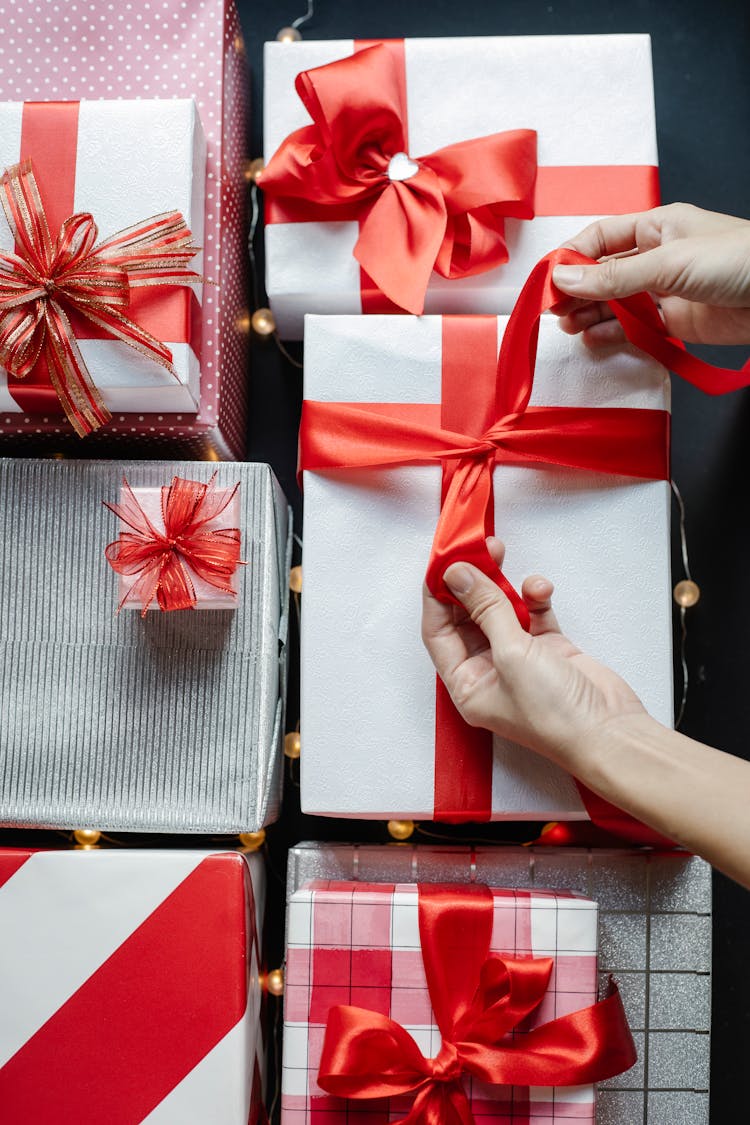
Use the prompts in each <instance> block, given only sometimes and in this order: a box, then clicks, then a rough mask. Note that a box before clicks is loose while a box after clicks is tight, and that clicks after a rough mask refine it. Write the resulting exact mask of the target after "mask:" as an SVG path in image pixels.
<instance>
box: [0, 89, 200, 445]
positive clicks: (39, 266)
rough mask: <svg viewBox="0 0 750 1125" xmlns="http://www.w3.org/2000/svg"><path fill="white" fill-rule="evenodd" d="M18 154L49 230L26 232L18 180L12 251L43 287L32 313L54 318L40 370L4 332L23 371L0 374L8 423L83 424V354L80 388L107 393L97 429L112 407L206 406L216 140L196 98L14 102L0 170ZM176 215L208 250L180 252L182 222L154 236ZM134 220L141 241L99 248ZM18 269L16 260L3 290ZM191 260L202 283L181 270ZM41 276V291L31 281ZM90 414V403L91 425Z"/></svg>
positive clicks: (2, 225) (4, 107)
mask: <svg viewBox="0 0 750 1125" xmlns="http://www.w3.org/2000/svg"><path fill="white" fill-rule="evenodd" d="M24 162H27V163H24ZM19 163H20V168H21V170H23V169H25V172H24V173H23V174H24V176H25V177H26V179H25V181H24V182H23V183H22V184H21V185H20V186H16V187H14V188H13V190H15V192H16V193H19V192H20V191H25V193H26V197H27V198H29V199H30V200H31V201H32V203H31V206H32V207H33V208H34V211H35V212H36V213H38V215H39V216H40V217H41V218H40V223H39V230H40V231H41V232H42V233H41V234H40V235H39V237H38V238H37V239H36V240H32V241H31V242H30V243H29V242H27V241H26V240H25V232H24V229H23V227H22V221H21V219H20V217H19V215H18V213H17V212H16V211H15V210H14V207H13V200H12V198H11V188H10V187H8V188H5V187H4V193H3V205H4V207H5V212H6V214H5V217H4V218H2V219H0V252H5V254H15V255H16V256H17V257H20V258H21V265H20V267H19V269H20V270H21V271H25V273H24V274H23V276H26V275H28V278H29V285H30V288H29V294H30V296H29V302H28V305H27V306H23V308H22V309H21V310H19V311H26V310H27V309H28V311H29V314H31V313H32V312H34V310H37V311H39V312H40V313H41V315H42V316H44V317H46V318H47V322H46V336H47V340H46V341H41V352H40V353H39V354H38V355H37V354H36V342H35V341H33V340H32V341H31V343H30V346H29V350H30V351H32V352H33V354H32V355H31V357H30V359H29V365H30V370H29V371H28V372H25V371H24V369H23V366H22V364H23V360H24V356H23V355H22V354H19V351H18V347H16V348H11V347H10V346H9V342H8V340H6V339H3V340H2V351H1V352H0V358H2V359H3V360H4V361H5V365H6V367H10V368H11V369H12V374H9V372H8V371H5V370H2V371H0V414H2V415H7V417H4V418H3V419H2V421H3V424H4V425H5V426H11V427H12V424H13V422H12V419H13V415H14V414H15V415H18V414H20V415H22V416H26V415H29V416H36V418H37V420H38V422H39V424H40V426H41V425H42V424H44V425H47V426H48V425H49V424H50V416H56V415H59V414H60V413H61V412H62V409H63V408H64V409H65V412H66V413H67V414H68V417H69V419H70V421H71V422H73V424H74V425H75V421H74V417H75V415H76V414H77V413H78V410H77V408H78V406H79V402H80V398H81V395H83V397H84V399H85V398H86V392H85V390H82V391H80V392H79V393H76V386H72V387H71V384H72V383H73V381H74V379H75V371H71V368H72V367H73V366H74V365H75V367H76V368H77V369H81V368H82V369H83V370H84V371H85V372H87V374H88V378H85V377H84V378H82V379H81V380H80V382H81V385H82V386H83V387H84V388H85V387H86V385H87V384H88V383H90V384H91V386H90V390H89V394H90V396H91V397H92V399H94V400H95V402H98V401H99V400H100V402H101V407H100V409H99V411H98V412H97V410H96V409H95V407H92V411H93V413H94V424H92V425H89V428H90V429H96V428H98V426H99V425H102V424H106V422H107V421H108V419H107V416H106V415H107V414H108V413H109V414H112V415H117V414H118V413H120V412H123V411H125V412H127V413H128V414H133V413H136V414H137V413H138V412H140V413H148V412H151V413H156V412H171V413H177V412H183V411H184V412H187V413H193V414H194V413H195V412H196V411H197V409H198V406H199V402H200V372H201V364H200V354H201V333H200V325H201V304H200V302H201V288H202V287H201V284H200V275H201V273H202V271H203V255H202V246H203V242H204V220H203V216H204V204H205V180H206V142H205V139H204V136H203V130H202V127H201V122H200V118H199V116H198V111H197V108H196V105H195V102H194V101H192V100H191V99H185V98H183V99H175V100H158V101H156V100H154V101H152V100H148V99H147V100H144V101H81V102H75V101H70V102H2V103H0V171H2V170H5V169H8V170H11V169H13V168H14V167H18V166H19ZM11 174H12V173H11V171H8V172H7V173H6V178H5V179H6V180H7V179H8V177H9V176H10V175H11ZM4 184H5V181H4ZM37 193H38V194H37ZM169 214H175V215H179V216H181V218H182V220H183V221H184V225H185V227H186V228H187V233H186V234H185V239H184V241H185V246H186V247H187V246H193V247H194V248H195V249H194V250H184V251H183V252H184V260H182V261H178V260H177V259H176V257H175V248H179V247H178V242H177V240H176V238H175V235H174V231H173V230H172V229H171V228H170V229H169V230H166V231H165V233H164V237H163V238H162V240H161V241H160V242H158V241H156V240H155V237H154V231H155V228H156V226H157V220H158V219H159V218H161V217H163V216H165V215H169ZM73 216H75V217H76V220H75V223H76V224H77V225H75V226H71V223H72V222H73ZM84 216H86V217H88V218H87V219H84ZM6 220H7V221H6ZM84 222H87V223H88V226H87V227H85V229H84V226H83V224H84ZM45 223H46V227H47V229H48V239H45V236H44V232H43V228H44V224H45ZM132 228H134V229H135V230H137V231H138V232H139V238H138V239H136V238H135V237H134V235H133V234H132V233H130V234H128V235H127V237H126V238H124V239H123V240H122V241H121V244H120V245H118V246H116V247H114V248H111V249H109V250H108V252H107V253H106V254H103V255H102V256H100V257H97V256H96V254H95V253H93V251H95V248H96V247H97V246H99V245H102V244H107V243H108V240H110V239H112V238H113V236H116V235H118V234H119V233H120V232H125V231H131V229H132ZM66 235H67V241H66ZM84 240H86V241H84ZM45 242H46V243H47V245H46V244H45ZM7 268H8V263H7V260H6V261H4V266H3V275H2V276H0V290H2V287H3V281H4V280H5V273H6V270H7ZM117 270H119V271H120V272H119V273H118V272H117ZM187 270H189V271H192V278H191V279H190V280H191V283H190V284H185V282H186V281H187V280H188V279H187V278H184V277H181V271H182V272H184V271H187ZM29 271H30V272H29ZM136 271H140V272H136ZM37 275H40V276H41V279H42V282H41V283H40V284H42V283H43V284H42V288H41V289H39V287H38V286H37V288H36V289H34V288H33V285H32V282H33V281H34V279H35V278H37ZM45 279H46V280H45ZM120 280H122V281H123V283H124V291H123V293H122V294H120V292H119V290H118V289H117V288H116V286H117V285H118V284H119V282H120ZM45 287H46V291H45ZM40 293H41V294H42V296H41V297H40ZM113 294H114V296H113ZM9 315H10V314H8V313H6V314H5V319H6V320H7V318H8V316H9ZM4 327H5V324H4ZM47 341H52V342H53V343H54V345H55V346H54V349H53V350H50V349H49V348H48V346H47ZM6 345H8V346H6ZM68 399H69V400H70V406H69V407H68V406H67V405H66V402H67V400H68ZM116 422H117V419H115V421H114V424H115V425H116ZM57 424H58V428H60V422H59V421H58V423H57ZM86 424H87V416H86V414H85V410H84V431H83V432H86V429H85V426H86Z"/></svg>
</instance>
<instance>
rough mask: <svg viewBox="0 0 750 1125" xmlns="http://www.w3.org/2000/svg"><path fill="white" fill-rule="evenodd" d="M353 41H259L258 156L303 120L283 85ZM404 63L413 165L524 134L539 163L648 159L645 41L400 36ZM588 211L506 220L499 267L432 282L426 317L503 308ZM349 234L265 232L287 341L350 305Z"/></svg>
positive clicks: (650, 130) (306, 228)
mask: <svg viewBox="0 0 750 1125" xmlns="http://www.w3.org/2000/svg"><path fill="white" fill-rule="evenodd" d="M354 46H355V43H354V40H351V39H342V40H332V41H330V42H308V41H305V42H302V43H295V44H294V45H293V46H291V47H290V46H289V45H288V44H284V43H267V44H266V46H265V98H264V115H265V116H264V137H265V141H264V153H265V159H266V161H268V160H270V158H271V156H272V155H273V154H274V153H275V152H276V150H277V148H278V147H279V145H280V144H281V142H282V141H283V140H284V138H285V137H287V136H288V135H289V134H290V133H292V132H293V131H294V130H295V129H299V128H301V127H302V126H303V125H306V124H309V117H308V115H307V111H306V110H305V108H304V106H303V105H302V102H301V101H300V99H299V97H298V96H297V93H296V91H295V89H294V80H295V78H296V76H297V74H298V73H299V72H300V71H302V70H309V69H310V68H312V67H317V66H323V65H325V64H327V63H330V62H334V61H335V60H337V59H341V58H345V57H346V56H347V55H351V54H352V53H353V51H354ZM405 57H406V92H407V104H408V118H409V120H408V130H409V149H410V155H411V156H412V157H419V156H424V155H427V154H428V153H431V152H434V151H435V150H436V149H439V148H443V147H445V146H446V145H450V144H455V143H456V142H458V141H464V140H469V139H471V138H474V137H482V136H487V135H489V134H492V133H498V132H503V131H505V130H510V129H535V130H536V131H537V133H538V161H539V165H540V167H541V166H591V165H656V164H657V162H658V160H657V150H656V124H655V117H654V96H653V77H652V70H651V42H650V39H649V36H647V35H566V36H550V35H533V36H513V37H502V38H501V37H491V36H490V37H481V38H475V37H466V38H456V39H441V38H434V39H407V40H405ZM646 205H647V202H646V201H645V200H644V204H643V206H644V207H645V206H646ZM613 209H614V208H613V207H607V208H605V209H604V210H605V212H606V213H608V212H609V211H611V210H613ZM596 217H598V216H595V215H581V214H577V215H572V216H571V215H567V216H566V215H552V216H549V215H546V216H539V217H538V218H536V219H534V220H533V221H532V222H526V221H521V220H518V219H508V220H506V225H505V229H506V236H507V241H508V249H509V251H510V261H509V262H508V263H506V264H505V265H502V266H500V267H498V268H497V269H494V270H491V271H489V272H488V273H484V274H479V275H477V276H475V277H468V278H462V279H459V280H456V281H448V280H446V279H444V278H441V277H438V276H437V275H436V274H433V275H432V279H431V281H430V286H429V289H428V291H427V298H426V303H425V312H427V313H456V312H460V313H490V314H495V313H497V312H510V310H511V308H512V306H513V304H514V302H515V299H516V296H517V295H518V292H519V290H520V288H521V286H522V284H523V282H524V281H525V279H526V276H527V275H528V273H529V271H530V269H531V267H532V266H533V265H534V264H535V263H536V262H537V261H538V259H539V258H541V257H542V256H543V255H544V254H545V253H546V252H547V251H548V250H552V249H553V248H554V247H555V246H559V245H560V243H562V242H564V241H566V240H567V239H569V238H571V237H572V236H573V235H575V234H576V233H577V232H578V231H579V230H581V228H582V227H584V226H585V225H586V224H587V223H588V222H590V221H591V219H593V218H596ZM358 236H359V228H358V224H357V223H356V222H335V223H322V222H311V223H279V224H269V225H267V227H266V288H267V291H268V295H269V298H270V301H271V305H272V308H273V310H274V314H275V316H276V321H277V324H278V327H279V331H280V333H281V335H282V336H285V337H288V338H290V339H295V338H299V337H300V336H301V335H302V324H303V317H304V315H305V314H306V313H358V312H361V311H362V306H361V301H360V291H359V264H358V262H357V261H356V260H355V258H354V257H353V255H352V251H353V249H354V245H355V243H356V241H357V238H358ZM397 252H398V248H396V247H394V253H397Z"/></svg>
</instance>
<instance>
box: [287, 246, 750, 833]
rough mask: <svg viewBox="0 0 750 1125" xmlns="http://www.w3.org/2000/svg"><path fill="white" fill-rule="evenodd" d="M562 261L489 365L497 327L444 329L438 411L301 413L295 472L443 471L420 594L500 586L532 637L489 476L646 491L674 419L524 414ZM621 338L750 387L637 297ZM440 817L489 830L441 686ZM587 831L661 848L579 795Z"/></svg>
mask: <svg viewBox="0 0 750 1125" xmlns="http://www.w3.org/2000/svg"><path fill="white" fill-rule="evenodd" d="M587 262H589V259H587V258H585V257H584V256H583V255H580V254H577V253H576V252H574V251H570V250H558V251H554V252H553V253H552V254H548V255H547V256H546V257H545V258H543V259H542V261H541V262H540V263H539V264H538V265H537V266H536V267H535V269H534V270H533V271H532V273H531V275H530V277H529V279H528V281H527V283H526V285H525V286H524V288H523V290H522V292H521V294H520V296H519V299H518V302H517V304H516V307H515V309H514V310H513V313H512V315H511V317H510V320H509V322H508V325H507V327H506V330H505V335H504V337H503V342H502V347H501V349H500V356H499V359H498V360H497V361H496V359H495V354H496V321H495V318H494V317H490V318H485V317H444V318H443V372H442V378H443V395H442V402H441V404H440V405H426V404H394V403H367V404H359V403H357V404H354V403H342V402H338V403H336V402H333V403H323V402H315V401H306V402H305V403H304V404H303V409H302V423H301V429H300V469H301V470H311V471H317V470H327V469H352V468H361V469H368V468H387V467H395V466H397V465H408V464H425V463H427V464H429V463H436V462H437V463H440V464H442V466H443V486H442V509H441V513H440V518H439V521H438V526H437V530H436V532H435V538H434V541H433V546H432V553H431V556H430V561H429V565H428V568H427V583H428V586H429V587H430V589H431V590H432V592H433V593H434V594H436V595H437V596H438V597H441V598H443V599H444V600H452V599H451V596H450V594H449V593H448V591H447V589H446V588H445V586H444V583H443V578H442V576H443V574H444V572H445V570H446V568H447V567H448V566H449V565H450V563H451V562H455V561H458V560H464V561H468V562H472V563H474V565H475V566H478V567H479V568H480V569H481V570H483V571H484V572H485V573H486V574H488V575H489V576H490V577H491V578H492V579H493V581H495V582H497V583H498V584H499V585H500V586H501V587H502V589H503V590H504V591H505V593H506V594H507V595H508V597H509V598H510V600H511V601H512V603H513V605H514V607H515V609H516V612H517V615H518V617H519V620H520V621H521V623H522V624H523V625H524V626H525V627H528V614H527V611H526V608H525V606H524V604H523V602H522V600H521V598H520V597H519V595H518V594H517V593H516V592H515V590H513V588H512V586H511V585H510V583H509V582H508V581H507V579H506V578H505V576H504V575H503V574H502V573H501V572H500V571H499V570H498V568H497V567H496V565H495V563H494V561H493V560H492V558H491V557H490V555H489V553H488V551H487V547H486V543H485V540H486V537H487V535H489V534H491V533H492V532H493V530H494V507H493V489H492V474H493V471H494V469H495V467H496V466H497V465H500V464H503V463H505V464H514V465H530V466H535V465H536V466H539V465H546V466H564V467H567V468H577V469H584V470H593V471H596V472H603V473H611V474H617V475H624V476H631V477H636V478H641V479H646V480H668V479H669V416H668V414H666V413H665V412H664V411H658V410H640V409H638V410H634V409H620V408H617V409H606V408H604V409H603V408H584V407H576V408H570V407H544V406H538V407H536V406H529V399H530V396H531V389H532V386H533V378H534V367H535V362H536V347H537V336H538V328H539V319H540V316H541V314H542V312H543V311H544V310H546V309H549V308H550V307H552V306H553V305H554V304H555V303H556V302H557V301H559V300H560V294H559V293H558V292H557V291H556V290H555V289H554V287H553V285H552V280H551V278H552V270H553V268H554V266H555V265H556V264H558V263H561V264H562V263H587ZM610 304H611V307H612V309H613V311H614V312H615V315H616V316H617V317H618V319H619V320H620V321H621V323H622V324H623V327H624V328H625V331H626V334H627V335H628V338H629V339H630V340H631V342H632V343H634V344H635V345H636V346H637V347H640V348H641V349H642V350H643V351H645V352H647V353H648V354H649V355H652V356H653V357H654V358H656V359H657V360H659V362H661V363H663V364H664V365H665V366H666V367H669V368H671V369H672V370H673V371H676V372H677V373H678V374H680V375H681V376H682V377H683V378H685V379H687V380H688V381H690V382H692V383H694V384H695V385H697V386H699V387H701V388H702V389H703V390H705V391H707V392H709V393H712V394H719V393H724V392H725V391H728V390H733V389H735V388H737V387H741V386H745V385H747V383H748V382H750V370H743V371H741V372H736V371H730V370H725V369H719V368H713V367H710V366H709V365H708V364H706V363H704V362H702V361H701V360H699V359H697V358H696V357H694V356H692V355H690V354H689V353H688V352H686V351H685V349H684V348H683V346H682V345H681V344H680V343H679V341H676V340H673V339H671V338H670V337H669V336H668V335H667V333H666V330H665V328H664V325H663V324H662V321H661V319H660V317H659V315H658V312H657V309H656V307H655V305H654V303H653V301H652V300H651V298H650V297H648V296H647V295H645V294H638V295H636V296H634V297H628V298H625V299H623V300H622V301H612V302H610ZM436 692H437V694H436V724H435V729H436V745H435V759H436V768H435V805H434V807H435V817H436V819H438V820H443V821H455V822H460V821H467V820H470V821H482V820H488V819H489V818H490V816H491V791H492V737H491V735H490V734H489V732H487V731H482V730H480V729H477V728H473V727H469V726H468V725H467V724H465V723H464V722H463V720H462V719H461V718H460V716H459V715H458V713H457V712H456V710H455V708H454V707H453V704H452V703H451V701H450V698H449V697H448V694H447V692H446V690H445V688H444V686H443V684H442V682H441V681H440V680H438V681H437V689H436ZM579 789H580V791H581V796H582V798H583V801H584V804H585V806H586V809H587V811H588V813H589V816H590V817H591V819H592V820H593V821H594V823H596V824H599V825H601V826H602V827H606V828H608V829H609V830H611V831H614V832H617V833H619V834H621V835H624V836H625V837H626V838H628V839H630V840H632V841H634V842H638V843H650V844H655V845H663V844H665V843H668V842H667V841H665V840H664V839H663V838H662V837H660V836H658V835H657V834H656V833H654V832H652V831H651V830H650V829H647V828H645V827H644V826H643V825H640V824H638V823H637V822H636V821H634V820H633V819H632V818H631V817H628V816H627V815H626V814H624V813H620V812H619V810H616V809H614V807H613V806H611V805H609V804H607V802H604V801H602V800H601V799H600V798H598V797H596V796H595V795H594V794H592V793H590V792H589V791H588V790H587V789H586V788H585V787H584V786H582V785H580V783H579Z"/></svg>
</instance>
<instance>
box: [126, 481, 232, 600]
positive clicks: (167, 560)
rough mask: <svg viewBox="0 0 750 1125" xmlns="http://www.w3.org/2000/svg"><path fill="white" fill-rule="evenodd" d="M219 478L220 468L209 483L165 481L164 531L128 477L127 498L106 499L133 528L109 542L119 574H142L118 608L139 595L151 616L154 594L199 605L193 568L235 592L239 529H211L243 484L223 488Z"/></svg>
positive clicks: (163, 503)
mask: <svg viewBox="0 0 750 1125" xmlns="http://www.w3.org/2000/svg"><path fill="white" fill-rule="evenodd" d="M215 482H216V474H215V473H214V475H213V476H212V477H211V480H210V481H209V482H208V484H203V483H201V482H200V481H195V480H183V479H182V478H181V477H175V478H174V479H173V481H172V483H171V484H170V485H164V486H163V487H162V490H161V508H162V519H163V521H164V533H163V534H162V532H160V531H157V529H156V528H155V527H154V526H153V524H152V523H151V521H150V520H149V518H148V516H147V515H146V513H145V512H144V510H143V508H142V507H141V505H140V504H139V503H138V500H137V499H136V496H135V494H134V492H133V490H132V488H131V487H130V485H129V484H128V482H127V481H126V480H123V483H122V487H123V494H124V496H123V499H122V501H121V503H119V504H108V503H107V502H106V501H104V503H105V506H106V507H107V508H109V510H110V511H111V512H114V514H115V515H116V516H119V518H120V519H121V520H122V522H123V523H125V524H127V525H128V527H129V528H131V529H132V530H130V531H121V532H120V537H119V539H116V540H115V541H114V542H113V543H110V544H109V545H108V546H107V548H106V550H105V552H104V553H105V555H106V557H107V562H108V563H109V565H110V566H111V567H112V569H113V570H116V571H117V573H118V574H137V575H138V579H137V580H136V582H135V583H134V584H133V586H132V587H131V588H130V589H129V590H128V592H127V593H126V594H125V597H124V598H123V599H122V601H121V602H120V604H119V606H118V607H117V612H118V613H119V611H120V610H121V609H122V607H123V605H124V604H125V602H126V601H130V600H133V601H137V602H140V603H141V604H142V606H143V612H142V614H141V616H142V617H145V616H146V613H147V612H148V609H149V606H150V605H151V603H152V601H153V600H154V598H156V600H157V602H158V604H159V608H160V609H164V610H169V609H194V608H195V604H196V597H195V589H194V587H193V581H192V578H191V577H190V572H191V571H192V572H193V573H194V574H196V575H197V576H198V577H199V578H202V579H203V581H204V582H208V583H209V585H211V586H214V587H215V588H216V589H217V590H222V591H223V592H224V593H226V594H232V595H234V594H235V591H234V590H233V589H232V586H231V584H230V581H229V580H230V578H231V577H232V575H233V574H234V572H235V570H236V569H237V567H238V566H240V565H242V564H241V562H240V532H239V529H238V528H235V527H221V528H212V529H208V528H207V524H209V523H210V522H211V520H214V519H216V517H217V516H218V515H220V514H221V513H222V512H223V511H224V509H225V508H226V507H227V506H228V505H229V504H230V503H231V502H232V499H233V497H234V495H235V493H236V492H237V489H238V488H239V483H238V484H236V485H235V486H234V488H231V489H217V488H216V484H215Z"/></svg>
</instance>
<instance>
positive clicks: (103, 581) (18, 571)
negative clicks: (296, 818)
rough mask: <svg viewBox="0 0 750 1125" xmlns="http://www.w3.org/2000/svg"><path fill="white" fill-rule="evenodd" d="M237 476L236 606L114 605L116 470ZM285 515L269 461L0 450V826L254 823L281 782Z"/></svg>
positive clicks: (159, 479)
mask: <svg viewBox="0 0 750 1125" xmlns="http://www.w3.org/2000/svg"><path fill="white" fill-rule="evenodd" d="M214 471H216V472H217V483H218V484H219V486H223V487H229V486H231V485H233V484H234V483H235V482H236V481H237V480H238V479H239V480H240V482H241V487H240V492H239V496H240V508H241V513H242V520H241V524H242V527H241V530H242V555H241V557H242V558H243V559H244V560H245V561H246V562H247V565H246V566H244V567H242V568H241V574H240V594H239V597H238V603H237V608H236V609H234V610H211V611H210V610H200V611H198V610H195V611H193V610H183V611H178V612H173V613H162V612H160V611H158V610H157V611H154V610H152V611H150V612H149V614H148V616H147V617H146V618H145V620H142V619H141V616H140V613H139V612H138V611H133V610H128V611H125V610H123V611H122V612H121V613H120V614H119V616H116V615H115V610H116V608H117V575H116V574H115V572H114V571H113V570H112V569H111V568H110V567H109V565H108V563H107V562H106V559H105V557H104V549H105V547H106V545H107V543H109V542H111V541H112V540H114V539H116V538H117V535H118V533H119V530H120V524H119V520H117V518H116V517H115V516H114V515H113V514H112V513H111V512H110V511H108V510H107V509H106V508H105V507H104V505H103V504H102V501H103V500H108V501H115V502H116V501H117V500H118V499H119V494H120V485H121V482H122V478H123V475H124V476H126V477H127V478H128V480H129V481H130V483H131V484H132V485H133V487H134V488H136V487H138V486H147V485H152V486H153V485H161V484H168V483H169V482H170V480H171V479H172V477H173V476H175V475H177V476H183V477H187V478H190V479H193V480H202V481H207V480H209V478H210V477H211V475H212V474H213V472H214ZM290 549H291V521H290V515H289V509H288V506H287V503H286V500H285V498H284V495H283V493H282V491H281V489H280V487H279V485H278V483H277V481H276V479H275V477H274V476H273V473H272V472H271V469H270V468H269V466H268V465H262V464H257V465H255V464H240V463H236V462H234V463H226V464H221V463H220V464H211V463H204V462H194V461H148V462H146V461H127V462H112V461H108V462H104V461H53V460H14V459H2V460H0V651H1V652H2V657H1V659H0V823H2V824H3V825H11V826H35V827H45V828H69V829H72V828H79V827H91V828H100V829H105V830H120V831H154V832H226V833H235V832H241V831H242V832H244V831H256V830H257V829H259V828H260V827H261V826H262V825H263V824H265V823H268V822H269V821H270V820H273V819H274V817H275V816H276V815H277V812H278V805H279V797H280V786H281V739H282V735H283V707H284V684H285V670H286V640H287V621H288V617H287V613H288V569H289V562H290Z"/></svg>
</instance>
